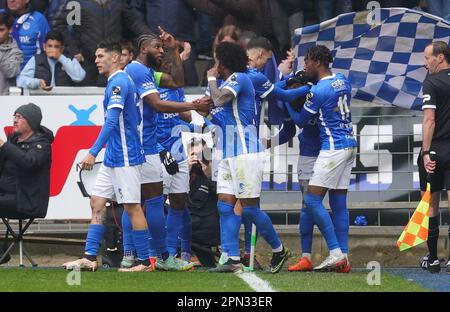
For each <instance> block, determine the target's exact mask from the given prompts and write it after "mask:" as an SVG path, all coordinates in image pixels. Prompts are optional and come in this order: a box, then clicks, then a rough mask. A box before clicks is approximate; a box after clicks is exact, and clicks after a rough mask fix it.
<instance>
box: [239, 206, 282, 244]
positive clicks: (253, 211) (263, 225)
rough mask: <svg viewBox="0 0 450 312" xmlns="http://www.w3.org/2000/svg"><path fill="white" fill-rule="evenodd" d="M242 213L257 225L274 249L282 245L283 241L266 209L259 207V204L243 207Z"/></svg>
mask: <svg viewBox="0 0 450 312" xmlns="http://www.w3.org/2000/svg"><path fill="white" fill-rule="evenodd" d="M242 214H243V215H245V216H246V218H248V219H250V220H251V221H252V222H253V223H254V224H255V225H256V228H257V229H258V231H259V233H261V235H262V237H264V240H265V241H266V242H267V243H268V244H269V245H270V247H272V249H278V248H280V247H281V241H280V238H279V237H278V234H277V232H276V231H275V229H274V227H273V224H272V220H270V218H269V216H268V215H267V214H266V213H265V212H264V211H262V210H261V209H259V207H258V206H248V207H243V209H242Z"/></svg>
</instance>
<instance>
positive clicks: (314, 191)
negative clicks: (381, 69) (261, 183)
mask: <svg viewBox="0 0 450 312" xmlns="http://www.w3.org/2000/svg"><path fill="white" fill-rule="evenodd" d="M332 61H333V58H332V55H331V51H330V50H329V49H328V48H326V47H325V46H320V45H318V46H314V47H312V48H310V49H309V50H308V51H307V54H306V56H305V66H304V70H305V73H306V75H307V76H308V78H309V79H311V80H313V81H318V82H317V84H316V85H314V86H313V87H312V88H311V91H310V92H309V94H308V95H307V98H306V102H305V105H304V106H303V108H302V110H301V112H300V113H298V112H295V111H293V110H290V111H289V113H290V114H291V117H292V118H293V120H294V121H295V122H296V124H297V125H298V126H299V127H301V128H303V127H304V126H305V125H306V124H307V123H308V122H309V120H311V118H313V117H314V116H315V115H316V114H319V121H320V122H319V128H320V141H321V150H320V153H319V156H318V158H317V160H316V163H315V164H314V169H313V174H312V177H311V179H310V181H309V185H308V189H307V192H306V195H305V198H304V200H305V205H306V209H307V211H309V212H310V213H311V214H312V215H313V219H314V223H315V224H317V225H318V227H319V229H320V231H321V232H322V235H324V237H325V240H326V242H327V245H328V249H329V250H330V255H329V256H328V257H327V258H326V259H325V261H323V262H322V263H321V264H320V265H319V266H317V267H315V268H314V270H316V271H339V270H343V269H345V268H346V267H347V266H348V260H347V253H348V229H349V221H348V218H349V215H348V210H347V189H348V186H349V183H350V175H351V169H352V166H353V162H354V160H355V155H356V147H357V143H356V139H355V136H354V133H353V125H352V119H351V112H350V99H351V85H350V83H349V81H348V80H347V78H346V77H345V76H344V75H342V74H340V73H336V74H333V73H332V72H331V70H330V68H329V64H330V63H331V62H332ZM328 191H329V197H330V206H331V209H332V211H333V220H332V219H331V217H330V215H329V214H328V212H327V211H326V209H325V207H324V206H323V203H322V201H323V197H324V196H325V194H326V193H327V192H328ZM333 221H334V222H333Z"/></svg>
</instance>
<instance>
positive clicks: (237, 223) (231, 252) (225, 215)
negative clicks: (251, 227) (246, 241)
mask: <svg viewBox="0 0 450 312" xmlns="http://www.w3.org/2000/svg"><path fill="white" fill-rule="evenodd" d="M217 208H218V209H219V214H220V216H221V218H222V222H221V225H220V226H221V228H222V227H223V229H221V231H222V240H223V241H222V244H223V245H225V246H227V249H228V251H227V252H228V256H229V257H239V256H240V252H239V229H240V228H241V221H242V220H241V216H238V215H236V214H235V213H234V206H233V205H231V204H229V203H226V202H223V201H221V200H218V201H217Z"/></svg>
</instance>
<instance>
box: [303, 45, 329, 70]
mask: <svg viewBox="0 0 450 312" xmlns="http://www.w3.org/2000/svg"><path fill="white" fill-rule="evenodd" d="M305 57H306V58H307V59H310V60H313V61H316V62H317V61H319V62H320V64H322V65H324V66H325V67H329V66H330V63H332V62H333V55H332V54H331V51H330V49H328V48H327V47H326V46H323V45H316V46H314V47H311V48H309V49H308V51H307V52H306V56H305Z"/></svg>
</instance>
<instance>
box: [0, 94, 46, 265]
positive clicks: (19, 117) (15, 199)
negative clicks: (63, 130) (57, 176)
mask: <svg viewBox="0 0 450 312" xmlns="http://www.w3.org/2000/svg"><path fill="white" fill-rule="evenodd" d="M13 116H14V119H13V120H14V123H13V129H14V131H13V133H12V134H10V135H8V139H7V141H6V142H5V141H3V140H2V139H0V217H3V218H30V217H33V218H44V217H45V215H46V214H47V207H48V201H49V194H50V165H51V144H52V142H53V139H54V137H53V133H52V132H51V131H50V130H49V129H47V128H45V127H43V126H41V120H42V112H41V109H40V108H39V106H37V105H35V104H33V103H29V104H26V105H22V106H20V107H19V108H18V109H16V111H15V112H14V115H13ZM0 251H1V250H0ZM1 254H2V252H0V264H1V263H5V262H7V261H8V260H9V255H8V256H6V257H4V259H1Z"/></svg>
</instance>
